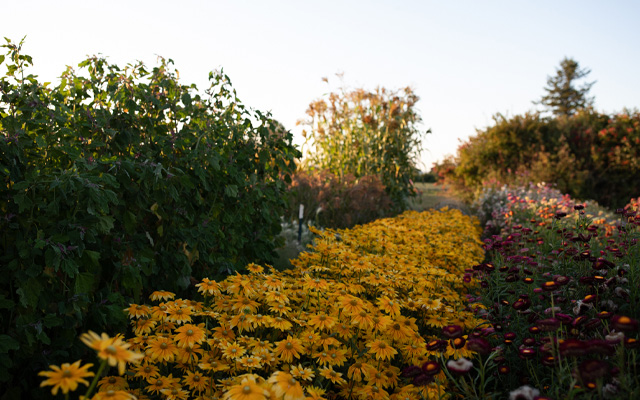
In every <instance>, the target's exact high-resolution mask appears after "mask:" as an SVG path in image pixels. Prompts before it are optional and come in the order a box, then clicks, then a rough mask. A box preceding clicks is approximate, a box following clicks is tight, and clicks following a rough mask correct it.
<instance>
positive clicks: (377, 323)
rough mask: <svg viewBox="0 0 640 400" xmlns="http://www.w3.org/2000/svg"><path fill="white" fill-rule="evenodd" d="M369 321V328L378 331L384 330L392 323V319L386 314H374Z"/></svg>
mask: <svg viewBox="0 0 640 400" xmlns="http://www.w3.org/2000/svg"><path fill="white" fill-rule="evenodd" d="M371 321H372V325H371V328H372V329H373V330H375V331H378V332H382V331H384V330H385V329H387V327H388V326H389V325H391V324H392V323H393V320H392V319H391V317H389V316H388V315H376V316H375V317H373V318H372V320H371Z"/></svg>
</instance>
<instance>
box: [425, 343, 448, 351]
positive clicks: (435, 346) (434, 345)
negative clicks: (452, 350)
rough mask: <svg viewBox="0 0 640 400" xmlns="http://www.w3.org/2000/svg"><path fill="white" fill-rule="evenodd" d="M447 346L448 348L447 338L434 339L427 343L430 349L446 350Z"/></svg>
mask: <svg viewBox="0 0 640 400" xmlns="http://www.w3.org/2000/svg"><path fill="white" fill-rule="evenodd" d="M446 348H447V341H446V340H432V341H430V342H429V343H427V350H429V351H438V350H444V349H446Z"/></svg>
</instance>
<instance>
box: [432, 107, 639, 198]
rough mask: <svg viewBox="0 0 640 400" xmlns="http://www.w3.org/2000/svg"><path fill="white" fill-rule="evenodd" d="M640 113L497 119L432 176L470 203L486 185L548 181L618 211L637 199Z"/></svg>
mask: <svg viewBox="0 0 640 400" xmlns="http://www.w3.org/2000/svg"><path fill="white" fill-rule="evenodd" d="M639 144H640V113H638V112H637V111H628V110H626V111H624V112H623V113H621V114H618V115H615V116H610V115H606V114H601V113H598V112H595V111H594V110H592V109H583V110H580V111H578V112H576V113H575V114H573V115H571V116H560V117H557V118H548V117H543V116H542V115H540V114H538V113H527V114H525V115H517V116H514V117H512V118H506V117H504V116H500V115H498V116H496V117H495V124H494V125H493V126H491V127H489V128H487V129H486V130H484V131H479V132H478V133H477V135H475V136H473V137H471V138H470V139H469V141H467V142H465V143H463V144H462V145H461V146H460V147H459V148H458V152H457V155H456V157H454V158H453V159H447V160H445V161H443V162H442V163H440V164H439V165H437V166H436V168H435V171H436V173H437V174H438V175H439V177H440V178H441V179H442V180H444V181H445V182H446V183H449V184H451V186H452V187H454V188H456V189H457V191H458V192H459V193H460V194H461V196H462V197H464V198H465V199H466V200H468V201H472V200H473V199H474V198H476V197H477V195H478V194H479V193H480V192H481V191H482V189H483V188H485V187H487V186H495V187H500V186H502V185H503V184H509V185H523V184H527V183H538V182H546V183H551V184H554V185H555V186H556V187H557V189H558V190H560V191H561V192H563V193H568V194H570V195H571V196H573V197H576V198H583V199H594V200H596V201H597V202H598V203H600V204H603V205H605V206H607V207H613V208H618V207H622V206H623V205H624V204H626V202H627V200H628V199H629V198H631V197H634V196H637V195H638V193H640V181H638V179H635V177H637V176H638V173H640V162H639V161H638V160H639V159H640V158H639V156H640V146H639Z"/></svg>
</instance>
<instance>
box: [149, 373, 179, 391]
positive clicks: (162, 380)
mask: <svg viewBox="0 0 640 400" xmlns="http://www.w3.org/2000/svg"><path fill="white" fill-rule="evenodd" d="M147 383H148V385H147V386H146V388H145V389H146V390H147V391H148V392H149V393H151V394H158V393H160V391H161V390H162V389H168V388H170V387H173V375H172V374H169V376H159V377H157V378H156V377H151V378H149V379H147Z"/></svg>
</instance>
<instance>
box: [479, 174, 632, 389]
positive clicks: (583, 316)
mask: <svg viewBox="0 0 640 400" xmlns="http://www.w3.org/2000/svg"><path fill="white" fill-rule="evenodd" d="M477 205H478V208H479V209H480V210H483V212H481V215H483V216H484V219H485V220H486V222H487V224H486V234H487V238H486V239H485V241H484V242H485V244H484V248H485V249H486V251H487V256H488V258H489V259H490V260H491V262H489V263H482V264H478V265H476V266H474V267H473V270H474V273H473V274H474V277H475V278H477V279H479V280H480V285H481V295H480V296H478V297H476V298H473V299H471V301H472V302H474V303H476V304H482V305H483V306H484V307H483V308H481V309H479V310H480V315H479V316H481V317H483V318H486V319H488V320H489V321H490V323H491V326H490V327H488V328H487V329H485V330H484V331H483V332H482V335H481V336H482V337H480V338H477V339H476V340H477V342H476V344H477V346H474V348H475V349H476V350H477V351H478V353H479V354H480V355H481V356H480V359H479V360H478V361H479V362H478V364H477V365H478V367H479V369H478V371H476V373H478V376H489V377H492V379H491V381H485V382H484V384H483V385H477V386H476V387H475V388H476V389H477V390H481V391H482V392H483V393H491V394H492V396H494V398H505V397H506V395H507V393H509V392H511V393H512V396H516V395H518V394H519V395H521V396H522V397H519V398H523V399H533V398H534V397H535V396H540V397H536V398H553V399H572V398H581V399H591V398H593V399H601V398H608V399H635V398H638V397H640V381H639V380H638V376H639V375H638V372H639V371H638V368H639V362H640V357H639V355H638V347H639V343H638V319H640V246H638V240H639V239H640V232H639V229H638V226H640V214H639V213H638V211H640V209H639V204H638V200H631V202H630V203H629V204H628V205H627V206H625V207H624V208H620V209H617V210H616V211H615V213H613V212H608V211H606V210H604V209H602V208H600V207H598V206H597V204H595V203H593V202H578V201H575V200H573V199H571V198H570V197H569V196H567V195H563V194H561V193H560V192H559V191H558V190H555V189H552V188H549V187H547V186H544V185H531V186H528V187H520V188H509V187H503V188H501V189H488V190H485V192H484V193H483V195H482V196H481V197H480V198H479V200H478V203H477ZM492 233H493V235H492ZM478 382H479V381H478ZM466 389H467V390H468V389H469V388H466ZM467 395H468V396H471V397H475V393H471V394H469V393H468V392H467Z"/></svg>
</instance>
